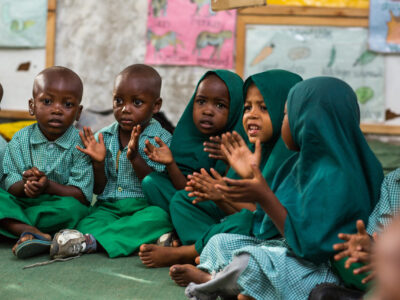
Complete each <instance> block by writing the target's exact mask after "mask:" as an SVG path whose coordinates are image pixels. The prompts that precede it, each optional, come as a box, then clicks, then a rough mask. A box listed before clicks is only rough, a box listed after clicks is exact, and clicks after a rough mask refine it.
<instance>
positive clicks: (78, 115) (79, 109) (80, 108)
mask: <svg viewBox="0 0 400 300" xmlns="http://www.w3.org/2000/svg"><path fill="white" fill-rule="evenodd" d="M82 109H83V106H82V105H79V108H78V113H77V114H76V118H75V121H79V118H80V117H81V113H82Z"/></svg>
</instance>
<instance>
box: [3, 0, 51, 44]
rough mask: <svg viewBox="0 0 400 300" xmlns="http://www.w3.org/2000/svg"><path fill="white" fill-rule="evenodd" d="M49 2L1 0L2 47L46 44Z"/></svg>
mask: <svg viewBox="0 0 400 300" xmlns="http://www.w3.org/2000/svg"><path fill="white" fill-rule="evenodd" d="M46 19H47V0H17V1H16V0H0V47H26V48H42V47H44V46H45V44H46Z"/></svg>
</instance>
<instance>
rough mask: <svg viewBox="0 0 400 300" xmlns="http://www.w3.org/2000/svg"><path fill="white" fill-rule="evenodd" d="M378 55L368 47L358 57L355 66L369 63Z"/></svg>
mask: <svg viewBox="0 0 400 300" xmlns="http://www.w3.org/2000/svg"><path fill="white" fill-rule="evenodd" d="M377 56H378V55H377V54H376V53H374V52H372V51H369V50H368V49H367V50H365V51H364V52H363V53H361V55H360V56H359V57H358V58H357V59H356V61H355V62H354V64H353V67H355V66H358V65H361V66H363V65H367V64H369V63H370V62H372V61H373V60H374V59H375V58H376V57H377Z"/></svg>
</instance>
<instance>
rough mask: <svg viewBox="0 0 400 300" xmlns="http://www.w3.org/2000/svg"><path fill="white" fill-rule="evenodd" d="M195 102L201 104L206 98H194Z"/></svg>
mask: <svg viewBox="0 0 400 300" xmlns="http://www.w3.org/2000/svg"><path fill="white" fill-rule="evenodd" d="M196 103H197V104H200V105H202V104H204V103H206V100H204V99H201V98H199V99H196Z"/></svg>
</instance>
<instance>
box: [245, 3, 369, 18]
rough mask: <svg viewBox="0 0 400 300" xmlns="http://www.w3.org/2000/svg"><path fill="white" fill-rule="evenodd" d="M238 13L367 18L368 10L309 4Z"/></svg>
mask: <svg viewBox="0 0 400 300" xmlns="http://www.w3.org/2000/svg"><path fill="white" fill-rule="evenodd" d="M238 14H239V15H253V16H255V15H263V16H264V15H285V16H327V17H352V18H356V17H357V18H368V16H369V10H368V9H363V8H336V7H310V6H281V5H279V6H278V5H268V6H260V7H249V8H242V9H239V10H238Z"/></svg>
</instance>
